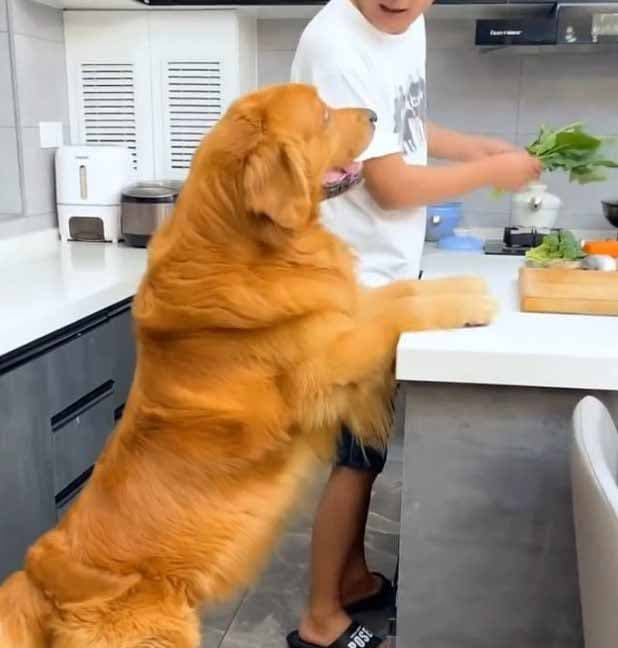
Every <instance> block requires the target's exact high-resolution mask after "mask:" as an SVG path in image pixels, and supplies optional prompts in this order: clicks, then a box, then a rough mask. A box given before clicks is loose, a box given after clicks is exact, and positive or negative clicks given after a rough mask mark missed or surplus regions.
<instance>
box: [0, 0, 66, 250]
mask: <svg viewBox="0 0 618 648" xmlns="http://www.w3.org/2000/svg"><path fill="white" fill-rule="evenodd" d="M41 121H56V122H61V123H62V124H63V125H64V127H65V131H66V132H67V133H68V101H67V84H66V73H65V62H64V27H63V21H62V12H61V11H58V10H57V9H54V8H52V7H48V6H45V5H42V4H39V3H36V2H32V1H31V0H0V238H4V237H8V236H14V235H18V234H23V233H25V232H29V231H33V230H37V229H44V228H46V227H53V226H55V225H56V222H57V220H56V204H55V203H56V199H55V193H54V175H53V155H54V150H53V149H41V148H40V144H39V128H38V125H39V122H41ZM65 136H66V135H65Z"/></svg>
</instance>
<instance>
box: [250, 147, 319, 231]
mask: <svg viewBox="0 0 618 648" xmlns="http://www.w3.org/2000/svg"><path fill="white" fill-rule="evenodd" d="M243 190H244V196H245V207H246V209H247V211H248V212H251V213H254V214H264V215H266V216H268V218H270V220H272V221H273V222H274V223H277V225H280V226H281V227H283V228H285V229H289V230H296V229H299V228H301V227H303V226H304V225H306V224H307V222H308V221H309V219H310V217H311V209H312V204H311V203H312V200H311V190H310V187H309V180H308V178H307V168H306V162H305V160H304V159H303V155H302V153H301V152H300V151H299V149H298V146H296V145H295V144H294V143H292V142H281V141H276V140H274V139H273V140H272V141H271V142H261V143H260V144H258V145H257V146H256V148H255V149H254V150H253V151H252V152H251V153H250V154H249V156H248V157H247V160H246V162H245V168H244V177H243Z"/></svg>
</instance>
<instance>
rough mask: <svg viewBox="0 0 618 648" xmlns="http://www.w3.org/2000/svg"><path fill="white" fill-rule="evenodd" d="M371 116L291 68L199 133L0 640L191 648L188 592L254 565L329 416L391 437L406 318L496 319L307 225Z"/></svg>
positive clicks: (241, 581)
mask: <svg viewBox="0 0 618 648" xmlns="http://www.w3.org/2000/svg"><path fill="white" fill-rule="evenodd" d="M371 130H372V127H371V123H370V120H369V118H368V113H367V111H364V110H338V111H335V110H328V109H327V107H326V106H325V105H324V104H323V103H322V102H321V101H320V99H319V97H318V96H317V94H316V93H315V91H314V90H313V89H312V88H310V87H307V86H301V85H287V86H276V87H272V88H267V89H265V90H262V91H260V92H257V93H254V94H252V95H249V96H247V97H245V98H243V99H241V100H239V101H238V102H237V103H236V104H234V105H233V106H232V107H231V108H230V110H229V111H228V113H227V114H226V116H225V117H224V118H223V119H222V120H221V122H220V123H219V124H218V126H217V127H216V128H215V129H214V130H213V131H212V133H211V134H210V135H209V136H208V137H207V138H205V140H204V141H203V143H202V145H201V147H200V149H199V150H198V152H197V153H196V155H195V157H194V160H193V164H192V169H191V173H190V176H189V178H188V181H187V183H186V185H185V187H184V189H183V191H182V194H181V196H180V198H179V201H178V204H177V206H176V209H175V212H174V215H173V217H172V218H171V220H170V221H169V222H168V223H167V224H165V225H164V226H163V227H162V228H161V230H160V231H159V232H158V233H157V235H156V236H155V237H154V238H153V240H152V242H151V245H150V250H149V261H148V269H147V272H146V275H145V277H144V279H143V281H142V284H141V287H140V289H139V292H138V294H137V296H136V299H135V302H134V307H133V313H134V319H135V323H136V334H137V340H138V362H137V369H136V373H135V378H134V382H133V385H132V388H131V393H130V396H129V400H128V403H127V407H126V409H125V413H124V416H123V418H122V420H121V422H120V424H119V425H118V427H117V429H116V430H115V432H114V434H113V435H112V437H111V438H110V440H109V442H108V444H107V446H106V448H105V450H104V452H103V454H102V456H101V457H100V459H99V461H98V463H97V465H96V468H95V470H94V474H93V476H92V478H91V480H90V482H89V483H88V485H87V487H86V488H85V489H84V491H83V493H82V494H81V496H80V498H79V499H78V500H77V502H76V503H75V505H74V506H73V507H72V509H71V510H70V511H69V512H68V513H67V515H66V516H65V517H64V518H63V519H62V521H61V522H60V523H59V524H58V526H57V527H56V528H55V529H53V530H51V531H49V532H48V533H46V534H45V535H43V536H42V537H41V538H40V539H39V540H38V541H37V542H36V543H35V544H34V545H33V546H32V547H31V548H30V550H29V552H28V555H27V559H26V564H25V567H24V570H23V571H20V572H17V573H16V574H14V575H13V576H12V577H10V578H9V579H8V580H7V582H6V583H5V584H4V586H3V587H2V588H1V589H0V648H86V647H87V648H172V647H174V648H196V647H197V646H198V645H199V634H200V633H199V622H198V614H197V610H198V608H199V606H201V605H204V604H206V605H208V604H212V603H214V602H217V601H221V600H224V599H226V598H228V597H229V596H231V595H232V594H233V593H234V592H235V591H236V590H237V589H238V588H241V587H245V586H247V585H248V584H250V583H251V582H252V581H253V580H254V578H255V577H256V574H257V573H258V570H259V569H260V568H261V567H262V565H263V563H264V561H265V560H266V559H267V558H268V556H269V553H270V551H271V548H272V546H273V543H274V541H275V539H276V536H277V533H278V530H279V528H280V526H281V523H282V520H283V519H284V517H285V514H286V512H287V511H288V510H289V509H290V508H291V506H292V504H293V502H294V499H295V496H296V493H297V491H298V487H299V483H300V481H301V479H302V477H303V476H304V475H306V474H307V473H308V472H311V469H312V459H313V458H314V457H315V456H316V455H320V456H322V457H323V458H329V457H330V456H331V454H332V450H333V447H334V442H335V440H336V438H337V435H338V433H339V429H340V426H341V424H342V423H343V422H345V423H346V424H347V425H348V426H349V427H350V428H351V429H352V430H353V431H354V433H355V434H357V435H358V437H359V438H360V439H362V440H363V441H364V442H365V443H374V444H375V443H378V444H379V443H384V442H385V441H386V437H387V434H388V428H389V424H390V414H391V412H390V400H391V392H392V387H393V378H392V363H393V355H394V350H395V345H396V342H397V339H398V336H399V335H400V333H401V332H402V331H405V330H418V329H427V328H436V327H455V326H463V325H465V324H484V323H487V322H488V321H489V319H490V317H491V315H492V312H493V304H492V302H491V300H490V299H489V298H488V297H487V296H486V294H485V292H484V287H483V285H482V284H481V283H479V282H478V281H477V280H474V279H456V280H451V281H437V282H422V283H419V282H415V281H409V282H398V283H395V284H392V285H391V286H388V287H386V288H383V289H379V290H371V291H368V290H364V289H362V288H360V287H359V285H358V284H357V283H356V280H355V278H354V260H353V257H352V255H351V253H350V251H349V250H348V248H347V247H346V246H345V245H344V244H343V243H342V242H341V241H340V240H338V239H337V238H336V237H335V236H333V235H332V234H330V233H328V232H327V231H326V230H325V229H323V228H322V227H321V226H320V224H319V222H318V205H319V202H320V199H321V195H322V194H321V191H322V189H321V179H322V177H323V175H324V173H325V171H326V170H327V169H328V168H330V167H333V166H342V165H344V164H346V163H348V162H350V161H351V160H352V159H353V158H355V157H356V156H357V155H358V154H359V153H360V152H361V151H362V149H363V148H364V147H365V146H366V145H367V144H368V142H369V140H370V137H371Z"/></svg>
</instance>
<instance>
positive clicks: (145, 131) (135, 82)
mask: <svg viewBox="0 0 618 648" xmlns="http://www.w3.org/2000/svg"><path fill="white" fill-rule="evenodd" d="M65 36H66V51H67V75H68V81H69V110H70V120H71V139H72V141H73V143H79V144H110V145H113V144H123V145H126V146H129V147H130V148H131V151H132V154H133V168H134V172H135V176H136V178H138V179H152V178H157V179H179V180H182V179H184V178H185V177H186V174H187V171H188V169H189V165H190V162H191V157H192V155H193V152H194V150H195V148H196V146H197V145H198V144H199V142H200V140H201V138H202V136H203V135H204V134H205V133H207V132H208V131H209V130H210V128H212V126H213V125H214V124H215V123H216V122H217V120H218V119H219V117H220V116H221V115H222V113H223V112H224V111H225V110H226V108H227V107H228V106H229V104H230V103H231V102H232V101H233V100H234V99H236V98H237V97H238V96H239V95H240V94H242V93H244V92H247V91H249V90H251V89H253V88H254V87H255V85H256V77H257V73H256V62H257V56H256V48H257V45H256V42H257V37H256V23H255V18H253V17H251V16H246V15H242V14H240V13H239V12H237V11H234V10H221V11H156V12H147V11H132V12H125V11H66V12H65Z"/></svg>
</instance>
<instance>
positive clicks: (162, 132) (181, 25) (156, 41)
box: [149, 11, 239, 180]
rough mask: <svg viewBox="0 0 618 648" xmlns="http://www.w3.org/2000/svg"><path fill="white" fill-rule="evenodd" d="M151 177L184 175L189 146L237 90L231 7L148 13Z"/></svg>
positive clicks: (190, 154) (191, 147) (235, 39)
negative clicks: (153, 110)
mask: <svg viewBox="0 0 618 648" xmlns="http://www.w3.org/2000/svg"><path fill="white" fill-rule="evenodd" d="M149 17H150V37H151V48H152V49H151V51H152V70H153V98H154V101H155V104H158V105H159V106H161V108H162V110H161V111H160V113H159V114H155V115H154V147H155V168H156V173H157V176H159V177H165V178H172V179H175V180H184V179H185V178H186V176H187V174H188V171H189V168H190V165H191V160H192V158H193V154H194V152H195V149H196V148H197V146H198V145H199V143H200V141H201V140H202V138H203V137H204V135H206V134H207V133H208V132H209V131H210V129H211V128H212V127H213V126H214V125H215V124H216V123H217V121H218V120H219V118H220V117H221V115H222V114H223V112H225V110H226V108H227V106H228V105H229V103H230V102H231V101H233V100H234V99H235V98H236V97H237V96H238V94H239V72H238V66H239V63H238V60H239V56H238V19H237V16H236V14H235V12H234V11H207V12H184V13H175V14H167V15H163V14H155V13H151V14H150V16H149Z"/></svg>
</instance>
